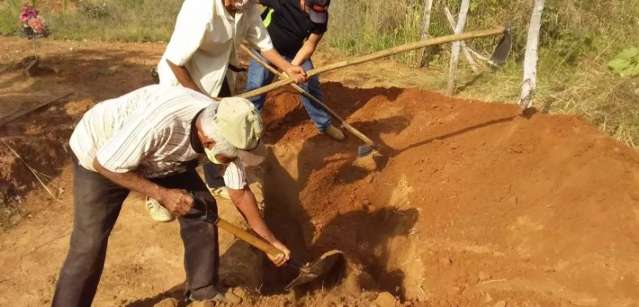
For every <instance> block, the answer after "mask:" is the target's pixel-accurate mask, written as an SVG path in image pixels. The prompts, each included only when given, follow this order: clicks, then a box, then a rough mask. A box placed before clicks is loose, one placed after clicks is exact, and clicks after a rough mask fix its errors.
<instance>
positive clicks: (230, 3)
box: [222, 0, 253, 13]
mask: <svg viewBox="0 0 639 307" xmlns="http://www.w3.org/2000/svg"><path fill="white" fill-rule="evenodd" d="M222 2H223V3H224V7H225V8H226V10H227V11H229V12H230V13H235V12H241V11H243V10H245V9H246V8H247V7H249V6H250V5H251V4H253V0H222Z"/></svg>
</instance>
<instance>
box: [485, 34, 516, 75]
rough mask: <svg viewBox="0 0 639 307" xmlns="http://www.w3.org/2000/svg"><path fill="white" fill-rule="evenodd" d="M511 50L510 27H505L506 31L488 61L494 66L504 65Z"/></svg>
mask: <svg viewBox="0 0 639 307" xmlns="http://www.w3.org/2000/svg"><path fill="white" fill-rule="evenodd" d="M512 48H513V36H512V31H511V28H510V27H506V31H504V36H502V37H501V40H499V44H497V47H495V51H494V52H493V55H492V56H491V57H490V61H491V62H492V63H493V64H495V65H499V66H501V65H504V64H505V63H506V60H507V59H508V56H509V55H510V51H511V50H512Z"/></svg>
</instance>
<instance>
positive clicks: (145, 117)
mask: <svg viewBox="0 0 639 307" xmlns="http://www.w3.org/2000/svg"><path fill="white" fill-rule="evenodd" d="M211 103H213V104H216V102H215V101H213V100H211V99H210V98H208V97H207V96H205V95H202V94H201V93H198V92H196V91H192V90H190V89H186V88H183V87H176V86H163V85H151V86H147V87H143V88H141V89H138V90H135V91H133V92H131V93H128V94H126V95H124V96H121V97H118V98H114V99H110V100H106V101H103V102H101V103H99V104H97V105H95V106H94V107H93V108H91V109H90V110H89V111H88V112H86V113H85V114H84V116H83V117H82V119H81V120H80V122H79V123H78V125H77V126H76V128H75V129H74V131H73V134H72V135H71V139H70V140H69V144H70V146H71V150H72V151H73V153H74V154H75V156H76V157H77V158H78V163H79V164H80V165H81V166H82V167H84V168H85V169H87V170H90V171H94V172H95V171H96V170H95V168H94V167H93V160H94V159H97V160H98V162H99V163H100V165H102V166H103V167H104V168H105V169H107V170H109V171H112V172H116V173H125V172H131V171H135V172H137V173H139V174H140V175H142V176H144V177H148V178H157V177H164V176H168V175H171V174H176V173H180V172H184V171H186V170H187V168H188V167H189V166H191V165H193V162H194V161H196V160H199V159H203V158H205V155H204V153H198V152H196V151H195V150H194V149H193V147H192V146H191V137H190V136H191V127H192V123H193V119H194V118H195V116H196V115H197V114H198V113H199V112H200V111H201V110H202V109H204V108H205V107H207V106H208V105H210V104H211ZM223 177H224V182H225V184H226V186H227V187H229V188H231V189H242V188H244V186H245V185H246V176H245V173H244V168H243V166H242V165H241V162H239V161H236V162H232V163H229V164H228V165H227V166H226V168H225V170H224V175H223Z"/></svg>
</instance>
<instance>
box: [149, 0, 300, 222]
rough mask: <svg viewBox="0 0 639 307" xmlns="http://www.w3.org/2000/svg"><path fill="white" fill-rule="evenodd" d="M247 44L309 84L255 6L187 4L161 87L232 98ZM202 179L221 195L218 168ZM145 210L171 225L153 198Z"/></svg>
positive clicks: (214, 1)
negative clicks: (273, 39)
mask: <svg viewBox="0 0 639 307" xmlns="http://www.w3.org/2000/svg"><path fill="white" fill-rule="evenodd" d="M244 41H246V42H248V43H249V45H251V47H253V48H255V49H257V50H260V52H261V53H262V55H263V56H264V57H265V58H266V59H268V60H269V61H270V62H271V63H273V64H274V65H275V66H277V67H278V68H279V69H281V70H282V71H284V72H286V74H288V75H289V76H291V77H292V78H294V79H295V80H296V81H298V82H304V81H305V80H306V73H305V72H304V69H303V68H302V67H300V66H295V65H292V64H291V63H289V62H288V61H286V60H285V59H284V58H283V57H282V56H281V55H280V54H279V53H278V52H277V50H275V48H274V47H273V43H272V42H271V38H270V37H269V35H268V32H267V31H266V29H265V28H264V26H263V24H262V20H261V18H260V12H259V9H258V7H257V6H256V4H255V1H253V0H185V1H184V3H183V4H182V8H181V9H180V12H179V14H178V17H177V20H176V24H175V30H174V31H173V35H172V36H171V40H170V41H169V43H168V45H167V46H166V50H165V52H164V55H163V56H162V59H161V60H160V63H159V64H158V66H157V71H158V75H159V78H160V84H166V85H174V86H183V87H187V88H190V89H193V90H196V91H199V92H201V93H204V94H206V95H208V96H211V97H228V96H231V89H233V88H234V84H233V83H234V82H233V81H234V80H233V79H234V78H233V74H232V73H230V72H229V70H232V69H233V67H238V66H239V65H238V63H239V61H238V59H237V55H236V50H239V46H240V44H241V43H242V42H244ZM204 174H205V179H206V183H207V185H208V186H209V188H210V189H211V190H212V191H215V190H219V189H218V186H217V185H219V182H220V181H221V180H218V179H219V170H218V168H217V167H215V166H214V165H212V164H205V165H204ZM147 207H148V209H149V212H150V214H151V217H152V218H153V219H154V220H156V221H160V222H166V221H170V220H171V219H172V217H171V215H170V214H169V213H168V212H167V211H166V210H165V209H164V208H163V207H162V206H160V204H159V203H158V202H157V201H154V200H153V199H151V198H150V199H148V200H147Z"/></svg>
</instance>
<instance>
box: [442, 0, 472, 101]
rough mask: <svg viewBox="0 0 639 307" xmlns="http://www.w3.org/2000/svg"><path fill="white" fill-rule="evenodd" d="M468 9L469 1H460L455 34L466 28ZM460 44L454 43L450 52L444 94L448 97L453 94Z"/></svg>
mask: <svg viewBox="0 0 639 307" xmlns="http://www.w3.org/2000/svg"><path fill="white" fill-rule="evenodd" d="M469 8H470V0H462V3H461V7H460V8H459V18H458V19H457V26H456V27H455V34H461V33H463V32H464V27H466V16H467V15H468V9H469ZM460 48H461V43H460V42H459V41H457V42H454V43H453V46H452V50H451V57H450V67H449V70H448V89H447V90H446V93H447V94H448V96H453V95H454V94H455V81H456V79H457V63H458V62H459V49H460Z"/></svg>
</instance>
